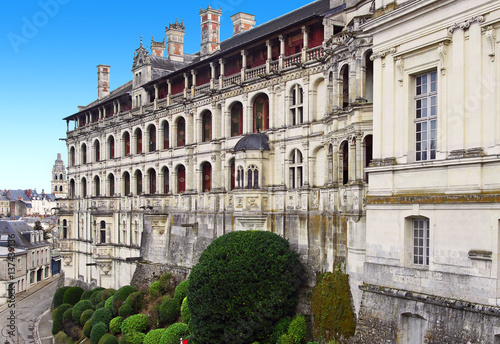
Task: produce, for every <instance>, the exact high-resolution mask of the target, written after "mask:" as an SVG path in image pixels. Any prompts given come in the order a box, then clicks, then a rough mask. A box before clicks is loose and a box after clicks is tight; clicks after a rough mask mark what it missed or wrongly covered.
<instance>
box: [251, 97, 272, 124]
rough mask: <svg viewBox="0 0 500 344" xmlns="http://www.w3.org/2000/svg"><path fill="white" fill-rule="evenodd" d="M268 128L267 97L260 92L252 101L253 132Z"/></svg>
mask: <svg viewBox="0 0 500 344" xmlns="http://www.w3.org/2000/svg"><path fill="white" fill-rule="evenodd" d="M267 129H269V98H268V97H267V94H260V95H259V96H258V97H257V98H256V99H255V101H254V103H253V132H254V133H256V132H259V131H261V130H267Z"/></svg>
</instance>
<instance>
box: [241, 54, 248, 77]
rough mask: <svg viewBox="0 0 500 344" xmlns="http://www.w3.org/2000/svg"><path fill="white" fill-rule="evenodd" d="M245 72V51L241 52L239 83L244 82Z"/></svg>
mask: <svg viewBox="0 0 500 344" xmlns="http://www.w3.org/2000/svg"><path fill="white" fill-rule="evenodd" d="M246 70H247V51H246V50H245V49H242V50H241V82H243V81H245V73H246Z"/></svg>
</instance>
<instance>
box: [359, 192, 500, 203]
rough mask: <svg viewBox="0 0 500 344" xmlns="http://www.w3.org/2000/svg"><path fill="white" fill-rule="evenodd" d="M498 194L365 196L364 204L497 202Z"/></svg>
mask: <svg viewBox="0 0 500 344" xmlns="http://www.w3.org/2000/svg"><path fill="white" fill-rule="evenodd" d="M498 202H500V194H461V195H444V194H436V195H404V196H367V197H366V204H374V205H380V204H457V203H498Z"/></svg>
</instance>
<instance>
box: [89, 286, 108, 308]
mask: <svg viewBox="0 0 500 344" xmlns="http://www.w3.org/2000/svg"><path fill="white" fill-rule="evenodd" d="M103 292H104V289H103V288H95V289H94V290H93V291H92V295H90V298H89V300H90V301H91V302H92V304H94V305H97V304H98V303H99V302H101V295H102V293H103Z"/></svg>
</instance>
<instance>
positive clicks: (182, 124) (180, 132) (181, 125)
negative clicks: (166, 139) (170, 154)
mask: <svg viewBox="0 0 500 344" xmlns="http://www.w3.org/2000/svg"><path fill="white" fill-rule="evenodd" d="M185 144H186V120H185V119H184V117H180V118H179V119H178V120H177V147H183V146H184V145H185Z"/></svg>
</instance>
